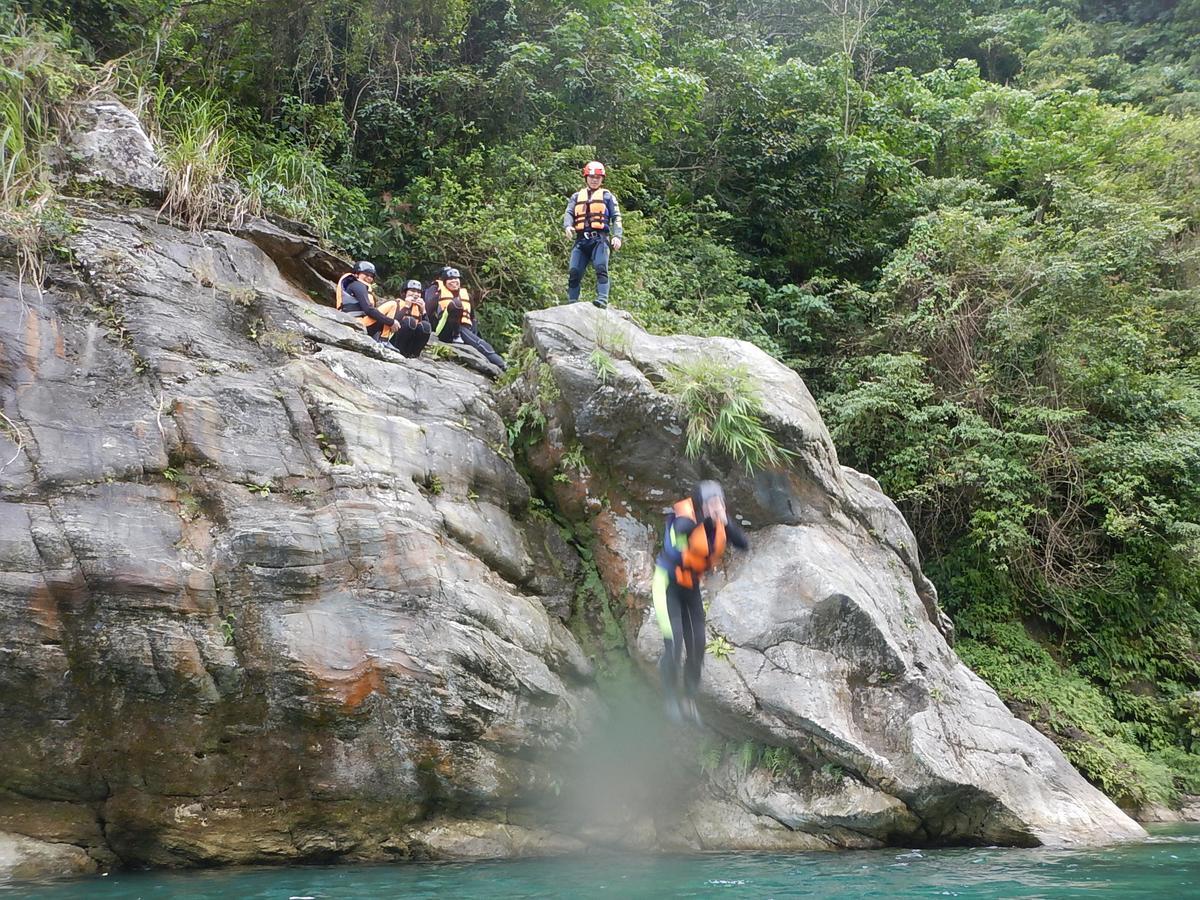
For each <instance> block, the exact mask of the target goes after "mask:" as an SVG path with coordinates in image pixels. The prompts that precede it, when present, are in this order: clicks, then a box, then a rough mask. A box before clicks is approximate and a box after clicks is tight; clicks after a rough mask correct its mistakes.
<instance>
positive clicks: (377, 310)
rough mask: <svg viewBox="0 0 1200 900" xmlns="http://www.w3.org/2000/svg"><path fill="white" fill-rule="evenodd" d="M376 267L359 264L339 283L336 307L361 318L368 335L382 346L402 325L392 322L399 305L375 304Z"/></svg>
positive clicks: (367, 263) (392, 301)
mask: <svg viewBox="0 0 1200 900" xmlns="http://www.w3.org/2000/svg"><path fill="white" fill-rule="evenodd" d="M374 285H375V264H374V263H369V262H365V261H364V262H356V263H355V264H354V268H353V269H351V270H350V271H349V272H347V273H346V274H345V275H343V276H342V277H341V278H339V279H338V283H337V292H336V294H335V295H334V301H335V305H336V306H337V308H338V309H340V310H341V311H342V312H344V313H350V314H351V315H356V316H358V322H359V324H360V325H364V326H366V329H367V334H369V335H370V336H371V337H372V338H374V339H375V340H377V341H380V342H383V341H386V340H387V339H388V338H390V337H391V336H392V332H393V331H395V330H396V328H397V326H398V325H399V323H398V322H397V321H396V320H395V319H394V318H392V317H393V316H394V315H395V314H396V310H398V309H399V308H400V304H399V303H397V302H396V301H395V300H385V301H384V302H383V303H379V304H376V303H375V288H374Z"/></svg>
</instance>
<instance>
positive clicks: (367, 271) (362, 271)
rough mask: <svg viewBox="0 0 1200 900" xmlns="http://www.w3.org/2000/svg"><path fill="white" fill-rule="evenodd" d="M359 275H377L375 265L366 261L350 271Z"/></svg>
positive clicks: (357, 264)
mask: <svg viewBox="0 0 1200 900" xmlns="http://www.w3.org/2000/svg"><path fill="white" fill-rule="evenodd" d="M350 271H351V272H354V273H355V274H357V275H375V274H376V272H375V263H370V262H367V261H366V260H365V259H364V260H361V261H360V262H356V263H355V264H354V268H353V269H351V270H350Z"/></svg>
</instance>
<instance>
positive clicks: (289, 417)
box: [0, 200, 599, 871]
mask: <svg viewBox="0 0 1200 900" xmlns="http://www.w3.org/2000/svg"><path fill="white" fill-rule="evenodd" d="M70 212H71V214H72V215H73V216H74V217H75V220H76V222H77V228H76V230H75V232H74V234H73V237H72V247H71V250H72V259H73V265H71V266H68V265H64V264H61V263H53V264H51V265H50V267H49V272H50V280H49V283H48V284H47V285H46V286H45V287H44V289H42V290H40V291H39V290H37V289H35V288H34V287H32V286H30V285H28V284H26V285H24V286H19V285H18V283H17V282H16V280H15V278H14V277H13V275H12V274H11V272H9V271H3V270H0V307H2V308H3V313H4V315H5V316H6V320H7V321H9V322H10V323H13V326H14V327H12V328H9V329H7V330H5V333H4V334H3V336H0V404H2V405H0V408H2V409H3V412H4V415H5V416H6V425H5V428H4V429H3V430H2V431H0V464H2V468H0V654H2V655H3V660H4V665H3V666H2V667H0V718H2V719H3V721H4V722H5V746H6V750H5V753H4V754H3V755H2V758H0V829H4V830H6V831H7V832H9V833H12V834H15V835H19V836H21V837H22V838H29V839H31V840H33V841H41V842H44V843H48V844H54V845H56V846H57V845H60V844H67V845H70V846H71V847H73V848H75V849H77V850H78V851H79V853H80V854H84V855H85V857H86V858H87V859H90V860H91V863H92V864H93V865H96V866H101V867H107V866H112V865H134V866H141V865H152V866H177V865H192V864H205V865H213V864H225V863H251V862H270V861H282V860H303V859H310V860H319V859H330V860H332V859H394V858H404V857H407V856H412V855H428V854H429V853H432V852H438V848H439V847H445V848H448V849H446V851H445V852H447V853H451V852H455V851H454V849H453V848H454V847H466V849H465V850H464V852H470V853H472V854H475V853H479V852H481V851H480V849H479V848H481V847H493V848H497V852H507V851H505V850H504V845H502V844H501V843H496V842H492V843H488V842H487V841H488V840H490V839H485V838H486V834H487V833H488V832H487V831H486V829H484V826H482V825H480V826H478V827H476V826H475V825H474V824H473V823H476V822H483V823H486V824H487V827H489V828H490V827H491V825H492V824H493V823H495V822H497V821H502V820H503V819H504V818H505V817H506V816H508V815H509V814H512V815H517V813H518V812H519V811H520V810H521V809H523V808H525V807H533V806H536V805H538V804H540V803H542V802H544V800H545V798H546V797H551V798H552V797H553V796H554V794H553V774H552V772H553V766H552V764H554V763H557V761H558V760H559V759H560V758H561V757H562V755H563V754H565V753H568V752H569V750H570V748H571V747H572V746H574V745H575V744H576V743H577V742H578V740H579V736H580V733H581V731H582V730H584V729H586V728H587V727H589V726H590V722H591V721H592V720H593V718H594V717H595V716H596V715H597V714H598V711H599V704H598V703H597V701H596V697H595V692H594V688H593V686H592V670H591V664H590V662H589V661H588V660H587V658H586V657H585V655H584V654H583V652H582V650H581V649H580V647H579V645H578V644H577V642H576V640H575V639H574V638H573V637H572V636H571V635H570V633H569V632H568V630H567V629H566V627H565V626H564V624H563V621H562V619H561V618H560V617H559V616H558V615H556V614H555V613H554V612H552V609H559V610H561V609H562V608H563V606H564V602H565V601H564V599H563V591H564V587H563V584H562V583H561V582H559V581H556V580H554V579H547V578H545V577H543V573H541V572H539V571H538V568H539V566H540V565H541V563H542V561H544V560H545V558H546V556H547V553H548V551H547V547H551V548H554V547H555V546H556V545H555V544H554V540H553V539H552V538H551V536H550V535H548V533H547V532H548V526H547V523H546V522H545V521H544V520H543V519H541V518H536V517H533V516H531V515H530V502H529V501H530V495H529V489H528V487H527V485H526V484H525V482H524V481H523V480H522V479H521V477H520V476H519V475H518V474H517V473H516V471H515V469H514V468H513V465H512V458H511V452H510V451H509V448H508V446H507V443H506V441H505V439H504V433H505V431H504V423H503V422H502V421H501V420H500V418H499V416H498V415H497V413H496V412H495V410H494V409H493V407H492V405H491V403H490V401H489V399H488V398H489V395H490V393H491V381H490V380H489V379H488V378H486V377H485V376H483V375H481V374H478V373H476V372H475V371H473V370H472V369H470V368H469V367H465V366H463V365H459V364H457V363H455V362H449V361H446V362H442V361H434V360H431V359H421V360H417V361H409V360H405V359H403V358H402V357H400V356H399V355H398V354H394V353H392V352H391V351H390V349H388V348H381V347H380V346H379V345H376V344H375V343H374V342H373V341H371V340H369V339H368V338H367V336H366V335H365V334H364V333H363V332H362V330H361V329H360V328H359V327H358V326H356V325H355V324H354V323H353V322H351V321H349V320H348V319H347V318H345V317H342V316H341V315H340V314H338V313H336V312H334V311H333V310H332V309H329V308H327V307H324V306H321V305H318V304H315V303H313V302H312V300H311V299H310V298H309V297H308V296H307V295H306V294H305V293H304V292H303V291H301V290H299V289H298V288H297V287H296V286H295V285H294V284H293V282H291V281H289V280H288V279H287V278H285V277H284V276H282V275H281V274H280V272H279V270H278V268H277V267H276V265H275V264H274V262H273V260H272V259H271V258H270V257H269V256H268V255H267V254H266V253H265V252H264V251H263V250H262V249H260V247H259V246H257V245H256V244H254V243H251V242H249V241H247V240H244V239H242V238H238V237H235V236H233V235H230V234H228V233H224V232H217V231H203V232H200V233H191V232H188V231H185V230H180V229H176V228H174V227H172V226H170V225H169V224H167V223H166V222H164V221H162V220H161V219H160V218H159V217H158V216H157V215H156V214H155V212H154V211H152V210H142V209H130V208H127V207H122V206H116V205H111V204H107V203H100V202H93V201H84V200H79V201H72V202H71V206H70ZM309 258H314V257H312V256H310V257H309ZM0 269H2V263H0ZM554 537H555V538H557V534H555V535H554ZM560 571H564V572H565V573H566V579H567V581H568V585H569V580H570V577H571V574H570V573H571V571H572V569H571V563H570V561H569V560H568V561H567V562H565V563H564V564H563V567H561V568H560ZM565 590H566V591H567V593H568V595H569V593H570V588H569V586H568V587H567V588H565ZM435 816H436V817H438V820H439V822H440V823H441V825H442V826H443V831H442V832H439V834H443V835H444V834H447V833H450V832H449V831H447V830H446V829H450V830H453V827H458V828H459V829H460V831H461V832H462V833H473V834H475V835H476V840H475V841H474V842H473V843H469V846H468V843H464V842H461V841H460V842H454V841H450V840H449V839H445V838H443V839H440V840H439V839H435V837H433V836H431V833H430V832H429V829H428V827H427V822H428V821H429V820H430V819H431V818H433V817H435ZM472 829H474V830H473V831H472ZM529 834H530V835H531V836H530V837H528V840H524V841H519V842H514V843H513V844H512V847H513V851H512V852H518V851H519V848H520V847H535V846H545V847H553V846H558V844H556V843H555V842H554V841H553V840H551V838H550V837H547V836H544V835H543V836H535V835H534V832H533V831H532V830H530V832H529ZM563 840H564V841H566V840H567V838H563ZM22 846H25V845H24V844H22ZM39 846H40V845H39ZM430 848H432V849H430ZM23 853H24V858H29V857H30V852H25V851H23ZM10 857H14V858H15V854H9V855H8V856H6V857H5V858H6V859H7V858H10ZM22 865H23V864H22ZM72 865H73V864H72ZM62 868H63V870H64V871H66V870H72V871H73V870H74V869H73V868H72V866H71V865H66V864H65V863H64V865H63V867H62Z"/></svg>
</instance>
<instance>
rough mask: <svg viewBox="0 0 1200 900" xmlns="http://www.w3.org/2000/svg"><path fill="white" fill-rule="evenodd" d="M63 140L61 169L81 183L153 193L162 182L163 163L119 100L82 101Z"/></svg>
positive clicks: (164, 182)
mask: <svg viewBox="0 0 1200 900" xmlns="http://www.w3.org/2000/svg"><path fill="white" fill-rule="evenodd" d="M73 119H74V122H73V127H72V128H71V129H70V130H69V132H68V133H67V136H66V138H65V140H64V141H63V150H64V151H65V153H66V166H67V168H68V169H69V171H70V172H71V174H72V175H73V176H74V177H75V178H76V179H77V180H79V181H81V182H85V183H88V182H99V183H102V184H106V185H108V186H109V187H113V188H118V189H122V188H124V189H131V190H134V191H139V192H141V193H144V194H149V195H158V194H161V193H162V192H163V190H164V189H165V184H166V172H165V170H164V169H163V165H162V160H161V159H160V158H159V156H158V153H157V152H155V150H154V147H153V145H152V144H151V143H150V139H149V138H148V137H147V136H146V132H145V131H144V130H143V129H142V124H141V122H139V121H138V118H137V116H136V115H134V114H133V112H132V111H131V110H130V109H129V108H128V107H126V106H125V105H124V104H122V103H121V102H120V101H118V100H114V99H111V98H99V99H91V100H85V101H83V102H82V103H79V104H78V105H77V106H76V107H75V109H74V110H73Z"/></svg>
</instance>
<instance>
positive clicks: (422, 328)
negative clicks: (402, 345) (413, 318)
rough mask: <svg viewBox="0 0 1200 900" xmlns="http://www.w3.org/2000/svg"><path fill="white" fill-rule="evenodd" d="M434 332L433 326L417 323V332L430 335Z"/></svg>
mask: <svg viewBox="0 0 1200 900" xmlns="http://www.w3.org/2000/svg"><path fill="white" fill-rule="evenodd" d="M432 330H433V326H431V325H430V324H429V323H428V322H418V323H417V331H419V332H421V334H429V332H430V331H432Z"/></svg>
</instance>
